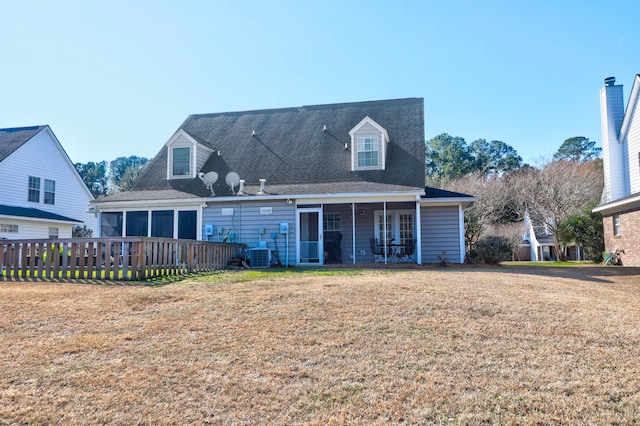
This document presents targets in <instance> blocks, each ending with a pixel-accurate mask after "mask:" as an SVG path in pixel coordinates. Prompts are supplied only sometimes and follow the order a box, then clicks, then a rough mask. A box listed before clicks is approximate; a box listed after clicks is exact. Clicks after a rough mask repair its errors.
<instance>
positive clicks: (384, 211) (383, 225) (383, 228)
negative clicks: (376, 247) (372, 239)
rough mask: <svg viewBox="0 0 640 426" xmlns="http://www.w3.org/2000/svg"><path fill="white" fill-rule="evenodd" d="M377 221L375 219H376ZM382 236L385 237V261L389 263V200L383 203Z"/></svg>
mask: <svg viewBox="0 0 640 426" xmlns="http://www.w3.org/2000/svg"><path fill="white" fill-rule="evenodd" d="M374 223H375V220H374ZM382 238H383V239H384V263H385V264H387V263H389V262H388V259H387V202H386V201H385V202H384V203H383V204H382Z"/></svg>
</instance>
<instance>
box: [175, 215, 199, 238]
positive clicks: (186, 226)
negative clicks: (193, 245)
mask: <svg viewBox="0 0 640 426" xmlns="http://www.w3.org/2000/svg"><path fill="white" fill-rule="evenodd" d="M197 223H198V213H197V212H196V211H195V210H184V211H179V212H178V238H182V239H185V240H195V239H196V238H197V233H196V225H197Z"/></svg>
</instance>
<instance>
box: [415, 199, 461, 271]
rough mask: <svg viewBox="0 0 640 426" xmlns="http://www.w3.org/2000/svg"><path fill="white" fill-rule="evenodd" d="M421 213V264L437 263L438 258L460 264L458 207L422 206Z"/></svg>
mask: <svg viewBox="0 0 640 426" xmlns="http://www.w3.org/2000/svg"><path fill="white" fill-rule="evenodd" d="M421 213H422V214H421V232H422V263H438V262H439V261H440V260H439V259H438V256H442V257H446V258H447V259H448V261H449V262H451V263H460V217H459V210H458V206H447V207H427V206H423V207H422V209H421Z"/></svg>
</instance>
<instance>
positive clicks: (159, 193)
mask: <svg viewBox="0 0 640 426" xmlns="http://www.w3.org/2000/svg"><path fill="white" fill-rule="evenodd" d="M424 149H425V138H424V105H423V99H421V98H410V99H394V100H382V101H371V102H356V103H343V104H330V105H313V106H303V107H297V108H283V109H269V110H256V111H244V112H226V113H216V114H202V115H191V116H189V117H187V119H186V120H185V121H184V123H182V125H181V126H180V127H179V128H178V130H177V131H176V132H175V133H174V134H173V135H172V136H171V137H170V138H169V140H168V141H167V142H166V143H165V144H164V145H163V146H162V148H161V149H160V151H159V152H158V154H157V155H156V156H155V157H154V158H153V160H151V161H150V163H149V164H148V165H147V167H146V168H145V170H144V171H143V172H142V174H141V175H140V176H139V177H138V179H137V180H136V182H135V183H134V185H133V187H132V188H131V190H129V191H127V192H123V193H120V194H114V195H111V196H107V197H104V198H100V199H97V200H94V201H93V202H92V204H93V205H94V206H96V207H97V208H98V209H99V211H100V224H101V226H100V232H101V235H102V236H103V237H107V236H139V235H143V236H152V237H170V238H190V239H199V240H208V241H235V242H240V243H244V244H246V245H247V246H248V247H250V248H251V249H252V250H250V254H251V256H255V257H256V259H258V258H259V259H258V262H259V263H260V264H261V265H265V264H266V263H267V260H268V259H267V258H268V257H269V256H271V255H276V254H277V256H278V260H279V261H280V263H282V264H283V265H322V264H325V263H349V264H356V263H367V262H371V261H373V260H374V254H373V253H372V250H371V244H370V239H371V238H377V239H378V240H379V241H380V242H381V244H382V245H384V246H387V245H388V247H387V248H388V249H389V253H391V251H390V249H391V246H392V245H393V246H395V245H397V244H402V245H410V244H411V243H412V242H417V244H415V245H414V246H415V251H414V253H413V254H412V256H411V258H412V259H413V260H415V261H416V262H417V263H437V262H438V261H439V259H438V258H439V257H441V258H442V257H446V259H447V260H448V261H449V262H452V263H461V262H463V261H464V254H465V253H464V237H463V236H464V232H463V231H464V221H463V212H464V210H465V209H467V208H470V207H472V206H473V204H474V202H475V199H474V198H473V197H472V196H469V195H465V194H459V193H454V192H448V191H443V190H440V189H436V188H425V187H424V183H425V150H424ZM414 240H415V241H414ZM276 250H277V252H276ZM254 260H255V259H254ZM383 260H384V261H389V260H390V259H389V258H388V257H387V256H384V257H383ZM254 265H255V263H254Z"/></svg>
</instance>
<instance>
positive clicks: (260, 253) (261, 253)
mask: <svg viewBox="0 0 640 426" xmlns="http://www.w3.org/2000/svg"><path fill="white" fill-rule="evenodd" d="M249 260H250V261H251V268H253V269H260V268H268V267H269V266H270V265H271V252H270V251H269V249H268V248H253V249H251V250H250V251H249Z"/></svg>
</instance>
